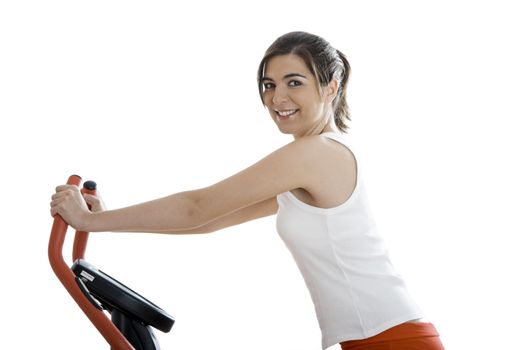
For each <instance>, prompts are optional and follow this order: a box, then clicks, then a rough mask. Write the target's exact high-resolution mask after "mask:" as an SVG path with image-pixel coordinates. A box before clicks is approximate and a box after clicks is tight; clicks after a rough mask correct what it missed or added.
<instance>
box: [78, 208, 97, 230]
mask: <svg viewBox="0 0 525 350" xmlns="http://www.w3.org/2000/svg"><path fill="white" fill-rule="evenodd" d="M94 215H95V213H93V212H90V211H87V212H85V213H84V214H83V215H82V217H81V220H80V223H79V225H78V226H79V228H78V230H79V231H84V232H93V231H95V227H94V220H93V219H94V218H93V216H94Z"/></svg>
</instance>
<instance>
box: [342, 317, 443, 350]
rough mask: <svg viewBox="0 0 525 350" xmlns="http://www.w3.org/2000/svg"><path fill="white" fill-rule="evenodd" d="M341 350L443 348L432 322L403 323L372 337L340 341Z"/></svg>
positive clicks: (440, 349)
mask: <svg viewBox="0 0 525 350" xmlns="http://www.w3.org/2000/svg"><path fill="white" fill-rule="evenodd" d="M341 349H342V350H445V348H444V347H443V344H441V340H440V339H439V334H438V332H437V331H436V328H435V327H434V325H433V324H432V323H426V322H408V323H403V324H400V325H398V326H395V327H393V328H390V329H387V330H386V331H384V332H382V333H379V334H378V335H375V336H373V337H370V338H367V339H360V340H349V341H345V342H342V343H341Z"/></svg>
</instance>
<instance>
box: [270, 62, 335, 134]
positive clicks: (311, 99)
mask: <svg viewBox="0 0 525 350" xmlns="http://www.w3.org/2000/svg"><path fill="white" fill-rule="evenodd" d="M262 84H263V101H264V104H265V106H266V107H267V108H268V111H269V113H270V116H271V117H272V119H273V120H274V121H275V123H276V124H277V127H278V128H279V130H280V131H281V132H282V133H284V134H293V135H294V137H295V138H299V137H302V136H306V135H317V134H320V133H322V132H326V131H335V130H336V128H335V125H334V122H333V113H332V107H331V102H332V100H333V98H334V97H335V94H334V92H336V91H337V82H331V83H330V84H328V85H327V86H326V87H321V89H322V91H321V94H320V93H319V91H318V88H317V85H318V83H317V80H316V79H315V76H314V75H313V74H312V73H310V71H309V70H308V67H306V65H305V63H304V61H303V59H302V58H301V57H299V56H297V55H293V54H288V55H282V56H275V57H273V58H271V59H270V60H269V61H268V63H267V64H266V70H265V73H264V77H263V78H262ZM334 87H335V91H333V90H334Z"/></svg>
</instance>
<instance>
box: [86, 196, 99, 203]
mask: <svg viewBox="0 0 525 350" xmlns="http://www.w3.org/2000/svg"><path fill="white" fill-rule="evenodd" d="M84 199H85V201H86V202H87V203H88V204H94V203H98V202H99V201H100V200H99V199H98V197H96V196H94V195H92V194H89V193H84Z"/></svg>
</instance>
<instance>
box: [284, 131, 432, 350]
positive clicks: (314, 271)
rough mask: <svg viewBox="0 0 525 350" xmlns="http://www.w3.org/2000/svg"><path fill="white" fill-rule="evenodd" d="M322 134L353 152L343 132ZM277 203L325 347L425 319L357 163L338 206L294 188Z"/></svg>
mask: <svg viewBox="0 0 525 350" xmlns="http://www.w3.org/2000/svg"><path fill="white" fill-rule="evenodd" d="M322 136H325V137H328V138H330V139H332V140H335V141H337V142H339V143H341V144H343V145H345V146H346V147H347V148H348V149H349V150H350V147H349V146H348V144H347V142H346V140H345V139H344V138H343V136H342V135H340V134H337V133H324V134H322ZM356 159H357V158H356ZM356 161H357V160H356ZM277 201H278V203H279V210H278V212H277V231H278V233H279V235H280V236H281V238H282V240H283V241H284V243H285V244H286V246H287V247H288V249H289V250H290V252H291V253H292V255H293V257H294V259H295V261H296V263H297V266H298V267H299V270H300V271H301V273H302V275H303V278H304V281H305V283H306V286H307V287H308V289H309V291H310V295H311V298H312V300H313V303H314V306H315V311H316V315H317V319H318V322H319V326H320V328H321V333H322V348H323V349H326V348H328V347H330V346H332V345H334V344H337V343H340V342H342V341H346V340H354V339H364V338H368V337H371V336H374V335H376V334H379V333H381V332H382V331H384V330H386V329H389V328H391V327H393V326H396V325H398V324H401V323H403V322H406V321H409V320H412V319H417V318H422V317H424V315H423V313H422V312H421V310H420V309H419V307H418V306H417V305H416V304H415V303H414V301H413V300H412V298H411V297H410V295H409V293H408V291H407V288H406V287H405V283H404V281H403V279H402V278H401V277H400V275H399V274H398V273H397V272H396V271H395V269H394V268H393V266H392V263H391V262H390V258H389V255H388V251H387V249H386V247H385V244H384V242H383V239H382V238H381V237H380V235H379V234H378V232H377V230H376V225H375V222H374V219H373V216H372V213H371V212H370V209H369V206H368V201H367V195H366V192H365V188H364V184H363V179H362V178H361V171H360V169H359V166H358V174H357V183H356V187H355V190H354V192H353V193H352V195H351V196H350V198H348V199H347V200H346V201H345V202H344V203H343V204H341V205H339V206H336V207H333V208H328V209H323V208H318V207H314V206H311V205H308V204H306V203H304V202H302V201H300V200H299V199H297V198H296V197H295V196H294V195H293V194H292V193H291V192H285V193H282V194H280V195H278V196H277Z"/></svg>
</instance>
